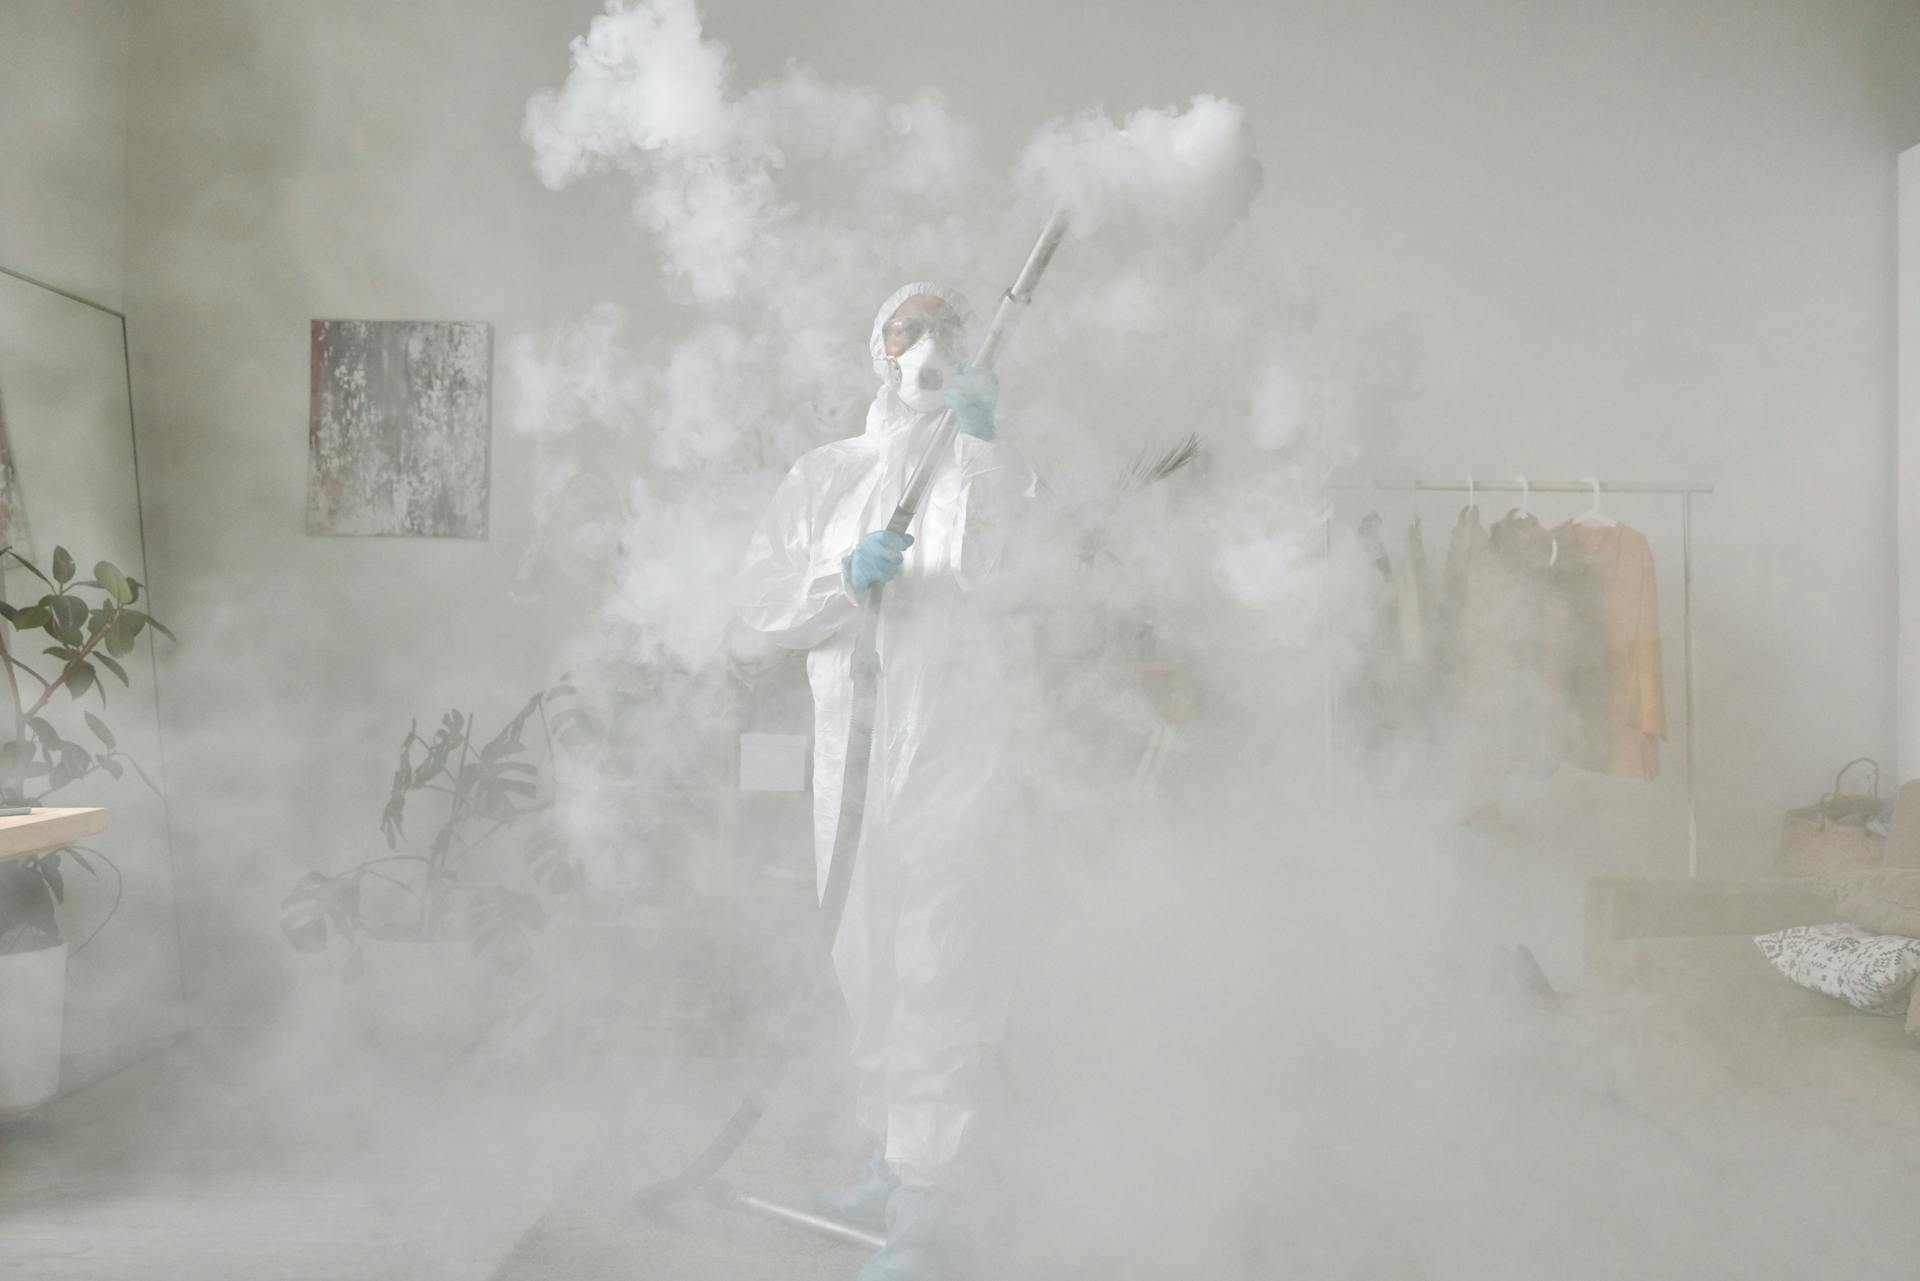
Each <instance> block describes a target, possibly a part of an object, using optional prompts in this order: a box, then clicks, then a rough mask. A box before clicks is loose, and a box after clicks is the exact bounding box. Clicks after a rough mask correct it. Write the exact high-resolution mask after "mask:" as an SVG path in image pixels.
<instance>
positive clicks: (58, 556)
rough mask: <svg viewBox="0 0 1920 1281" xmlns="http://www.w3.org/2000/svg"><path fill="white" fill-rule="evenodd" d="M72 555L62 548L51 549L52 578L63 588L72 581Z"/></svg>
mask: <svg viewBox="0 0 1920 1281" xmlns="http://www.w3.org/2000/svg"><path fill="white" fill-rule="evenodd" d="M73 575H74V567H73V555H72V553H70V552H69V551H67V549H66V548H64V547H56V548H54V549H53V577H54V579H55V580H56V581H57V582H59V583H61V584H62V585H63V586H64V585H65V584H67V583H70V582H72V581H73Z"/></svg>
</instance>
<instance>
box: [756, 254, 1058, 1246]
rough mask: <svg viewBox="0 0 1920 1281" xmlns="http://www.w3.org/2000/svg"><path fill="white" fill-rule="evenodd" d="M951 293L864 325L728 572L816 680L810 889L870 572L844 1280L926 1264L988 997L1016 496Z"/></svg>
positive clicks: (887, 311)
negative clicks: (861, 425) (864, 1238)
mask: <svg viewBox="0 0 1920 1281" xmlns="http://www.w3.org/2000/svg"><path fill="white" fill-rule="evenodd" d="M972 319H973V315H972V311H971V309H970V308H969V307H968V306H967V303H966V301H965V299H963V298H962V297H961V296H960V295H959V294H957V293H954V292H951V291H949V290H946V289H942V288H939V287H937V286H934V285H930V284H911V285H908V286H906V287H905V288H903V289H900V290H898V291H897V292H896V293H894V295H893V296H892V297H890V298H888V299H887V301H886V303H885V304H884V305H882V307H881V308H880V312H879V314H878V316H877V317H876V318H875V320H874V323H873V332H872V337H871V341H870V345H869V346H870V351H871V354H872V357H873V365H874V370H875V372H876V373H878V374H879V376H880V379H881V385H880V388H879V391H878V393H877V394H876V395H875V397H874V399H873V404H872V406H871V408H869V409H868V411H867V421H866V430H865V432H864V433H863V434H861V435H859V436H856V437H852V438H850V439H846V440H839V441H835V442H833V443H831V444H828V445H823V446H821V447H820V448H818V449H814V450H812V451H810V452H808V453H807V454H806V455H805V456H804V457H802V458H801V459H800V461H799V462H798V463H796V464H794V467H793V469H792V470H791V471H790V472H789V473H788V474H787V477H786V480H785V481H784V482H783V483H782V484H781V486H780V488H779V490H778V492H776V493H775V495H774V497H773V501H772V503H771V505H770V506H769V507H768V509H767V512H766V515H765V516H764V517H763V518H762V520H761V522H760V525H759V527H758V529H757V530H756V531H755V533H754V535H753V538H752V541H751V542H750V544H749V546H748V549H747V554H746V557H745V561H744V563H743V565H742V567H741V571H740V575H739V579H738V582H737V584H736V587H737V591H738V599H739V610H740V614H741V617H742V618H743V619H744V620H745V621H746V622H747V623H748V624H749V625H750V626H751V627H753V628H754V629H756V630H757V631H760V632H762V633H764V634H765V635H767V636H768V637H770V638H772V639H773V640H774V641H776V642H777V643H779V644H781V645H785V646H788V647H791V648H796V649H805V650H807V651H808V654H807V675H808V680H809V683H810V684H811V685H812V687H813V698H814V770H813V777H814V784H813V814H814V849H815V855H816V861H817V875H818V883H819V886H820V888H821V889H822V890H823V891H824V888H825V885H826V877H827V870H828V866H829V864H830V862H831V859H832V853H833V845H834V834H835V829H836V827H837V825H838V819H839V813H840V789H841V783H842V776H843V774H844V772H845V767H846V740H847V732H848V717H849V713H850V710H851V699H852V675H851V656H852V652H853V647H854V643H855V640H856V638H857V636H858V634H859V631H860V627H861V621H862V620H861V616H862V610H863V608H864V607H865V602H866V600H867V598H868V592H869V590H870V588H871V585H872V584H874V583H885V584H886V588H885V592H884V604H883V607H882V609H881V611H880V618H879V627H878V634H877V647H878V650H879V657H880V680H879V688H878V706H877V709H876V712H875V719H874V735H873V753H872V757H871V769H870V773H869V782H868V791H867V799H866V808H865V821H864V825H863V828H862V834H861V842H860V849H859V851H858V855H857V858H856V861H855V863H854V875H853V881H852V884H851V888H850V890H849V893H848V898H847V905H846V912H845V915H844V917H843V919H842V923H841V926H840V932H839V935H838V936H837V938H836V939H835V942H834V947H833V961H834V968H835V971H836V973H837V975H838V978H839V981H840V988H841V992H842V994H843V996H844V997H845V999H846V1005H847V1010H848V1012H849V1014H850V1016H851V1021H852V1026H853V1047H852V1054H853V1062H854V1066H855V1068H856V1069H857V1072H858V1075H859V1097H858V1103H857V1116H858V1119H859V1121H860V1123H861V1126H862V1127H863V1128H864V1129H865V1130H867V1131H868V1132H869V1133H871V1134H872V1135H873V1136H874V1139H875V1142H876V1148H877V1150H876V1153H875V1156H874V1159H873V1160H872V1161H871V1162H869V1164H868V1166H867V1168H866V1169H865V1170H864V1171H863V1172H862V1175H861V1176H860V1178H859V1179H858V1180H857V1181H856V1182H855V1183H853V1184H852V1185H851V1186H850V1187H847V1188H845V1189H841V1190H838V1191H836V1192H834V1193H830V1194H826V1195H824V1196H822V1197H819V1198H816V1201H815V1204H816V1207H817V1208H819V1209H821V1210H823V1211H825V1212H828V1213H831V1214H834V1215H836V1216H839V1217H842V1218H845V1219H848V1220H851V1221H854V1222H857V1223H861V1224H863V1225H866V1226H869V1227H872V1228H876V1229H880V1228H884V1229H885V1230H886V1232H887V1235H888V1237H889V1245H888V1248H887V1249H886V1250H884V1251H882V1252H881V1253H880V1254H878V1255H876V1256H874V1258H873V1259H872V1260H870V1261H869V1263H868V1265H867V1267H866V1268H865V1269H863V1270H862V1272H861V1274H860V1275H861V1278H862V1279H863V1281H868V1279H878V1278H892V1277H908V1276H912V1277H923V1276H936V1275H942V1273H943V1263H942V1261H941V1259H940V1257H939V1256H940V1248H939V1245H938V1242H930V1241H929V1240H928V1234H927V1233H926V1232H925V1231H923V1230H922V1228H923V1227H924V1224H916V1223H915V1222H913V1221H914V1220H916V1219H937V1218H938V1217H939V1215H938V1214H937V1213H935V1212H934V1211H933V1210H932V1209H931V1208H930V1207H934V1206H936V1205H937V1204H938V1200H939V1198H938V1197H937V1196H935V1195H933V1194H931V1193H930V1192H929V1191H928V1189H932V1188H934V1187H935V1186H937V1185H938V1184H939V1183H940V1181H941V1178H942V1174H943V1171H945V1170H946V1169H947V1168H948V1167H949V1165H950V1164H951V1163H952V1162H953V1160H954V1158H955V1156H956V1154H957V1153H958V1152H959V1149H960V1146H961V1141H962V1138H963V1136H964V1134H965V1132H966V1130H967V1128H968V1125H969V1122H970V1121H971V1120H972V1118H973V1116H974V1113H975V1111H976V1108H977V1106H978V1097H977V1088H978V1076H979V1072H980V1069H981V1067H982V1065H983V1060H984V1059H985V1057H986V1055H987V1053H988V1052H989V1051H990V1049H991V1048H992V1047H993V1045H994V1044H995V1043H996V1042H997V1041H998V1039H999V1037H1000V1034H1001V1032H1002V1029H1003V1026H1004V1023H1005V1020H1006V1013H1007V1001H1008V975H1007V973H1006V966H1005V964H1004V958H1003V956H1002V952H1003V949H1002V948H1000V947H999V946H997V945H996V943H995V942H994V941H993V939H994V937H995V932H994V930H993V928H992V926H993V922H994V914H993V913H992V912H991V911H990V910H989V909H990V906H991V903H992V899H991V898H990V897H989V896H990V894H991V891H992V890H993V888H994V884H995V881H996V879H997V876H998V872H997V870H996V866H995V864H996V860H997V859H999V858H1000V857H1001V850H1002V846H1003V844H1004V841H1003V840H1002V839H1000V838H1001V829H1002V828H1003V825H1004V824H1005V821H1006V818H1007V813H1008V810H1009V808H1010V806H1009V801H1010V793H1011V789H1012V787H1013V783H1014V780H1013V779H1012V778H1011V777H1010V774H1011V770H1010V766H1009V761H1008V753H1007V751H1006V750H1005V748H1006V745H1007V742H1006V735H1007V725H1008V718H1007V716H1006V708H1007V702H1008V699H1007V696H1006V692H1005V687H1004V684H1003V683H1002V682H1001V681H1000V680H999V679H998V677H997V674H996V669H997V667H998V666H999V664H1000V663H1001V661H1002V659H1003V656H1004V649H1005V645H1006V638H1005V636H1004V634H1001V633H999V632H998V630H997V629H996V628H995V627H994V618H993V614H994V612H995V611H994V610H993V609H992V608H991V607H990V606H988V605H986V604H985V602H984V600H983V596H984V593H983V592H982V590H981V588H982V585H983V583H984V582H985V581H987V579H988V578H989V576H991V575H993V574H994V571H995V568H996V566H997V565H998V564H999V563H1000V561H1001V559H1002V557H1003V555H1004V554H1005V552H1006V550H1007V545H1008V543H1009V541H1010V540H1011V538H1012V537H1013V534H1014V521H1015V520H1016V518H1017V517H1018V516H1019V514H1020V512H1021V511H1022V509H1023V508H1024V507H1025V505H1026V502H1027V500H1028V499H1030V498H1031V497H1032V496H1033V493H1034V478H1033V473H1032V472H1031V471H1030V469H1029V468H1028V467H1027V466H1026V464H1025V463H1024V462H1022V461H1021V460H1020V458H1019V457H1018V456H1017V454H1016V453H1015V452H1014V451H1013V450H1012V449H1011V448H1010V447H1009V446H1007V445H1006V444H1004V443H1002V442H998V441H995V440H994V439H993V418H992V406H993V398H994V393H995V386H994V383H993V379H992V375H991V373H989V372H986V371H971V370H967V369H965V368H964V367H963V366H962V363H961V362H962V361H963V360H964V358H965V352H966V350H967V348H966V346H965V343H966V330H967V327H968V326H969V325H970V324H971V322H972ZM949 405H951V406H952V407H953V408H954V410H955V415H956V417H957V418H958V420H959V423H960V428H961V429H960V431H959V432H958V433H956V435H955V436H954V439H953V443H952V445H951V447H950V449H949V450H948V452H947V455H946V456H945V457H944V458H942V459H941V460H939V462H938V464H937V468H936V470H935V472H934V474H933V479H932V482H931V484H930V486H929V489H928V492H927V495H926V498H925V500H924V501H923V503H922V504H921V508H920V512H919V515H918V516H917V518H916V519H915V521H914V524H913V525H912V527H911V528H910V537H909V538H901V537H900V536H899V535H894V534H890V533H888V532H887V531H886V524H887V521H888V519H889V518H890V517H891V516H892V514H893V510H894V507H895V505H896V504H897V503H898V502H899V500H900V497H901V494H902V491H903V490H904V489H905V486H906V484H907V478H908V473H909V472H910V470H911V469H912V467H913V465H914V463H915V462H916V461H917V460H918V459H919V457H920V456H921V453H922V451H923V450H924V448H925V444H926V441H927V439H928V437H929V434H930V433H931V432H932V431H933V430H934V428H935V425H936V423H937V421H938V419H939V417H940V411H941V410H942V409H943V408H945V407H947V406H949Z"/></svg>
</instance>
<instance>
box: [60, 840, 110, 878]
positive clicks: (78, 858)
mask: <svg viewBox="0 0 1920 1281" xmlns="http://www.w3.org/2000/svg"><path fill="white" fill-rule="evenodd" d="M61 853H63V854H65V855H66V856H67V857H68V858H70V859H72V860H73V861H74V862H76V863H78V864H79V865H80V866H81V868H82V869H83V870H85V872H86V874H87V875H88V876H91V877H93V878H94V879H95V880H99V879H100V873H99V872H97V871H95V870H94V866H93V864H91V863H89V862H87V860H86V857H85V856H84V855H82V854H81V853H80V851H79V850H77V849H74V848H73V847H72V846H69V847H67V848H66V849H64V850H62V851H61Z"/></svg>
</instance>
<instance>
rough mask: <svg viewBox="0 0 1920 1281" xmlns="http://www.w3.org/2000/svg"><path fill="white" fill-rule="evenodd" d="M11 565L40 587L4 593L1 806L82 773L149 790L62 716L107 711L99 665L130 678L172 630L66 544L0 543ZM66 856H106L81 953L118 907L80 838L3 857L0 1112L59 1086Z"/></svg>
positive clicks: (129, 762) (44, 792)
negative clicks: (29, 655)
mask: <svg viewBox="0 0 1920 1281" xmlns="http://www.w3.org/2000/svg"><path fill="white" fill-rule="evenodd" d="M9 562H10V563H12V564H14V565H17V566H19V567H20V568H22V569H24V570H26V571H27V572H28V573H30V574H32V575H33V576H34V577H35V578H36V579H38V580H39V581H40V582H41V583H42V584H43V585H44V586H45V587H46V589H47V590H46V592H45V593H44V594H43V595H42V596H41V597H40V599H39V600H38V601H37V602H35V603H34V604H31V605H25V606H16V605H13V604H10V603H8V602H6V601H0V665H3V666H4V667H5V668H6V674H7V680H6V689H7V695H8V697H9V698H10V699H11V701H12V707H13V737H12V739H11V741H9V742H6V743H4V744H0V807H5V808H9V809H16V810H18V809H37V808H40V807H42V806H44V805H45V804H46V803H47V802H48V801H49V800H50V799H52V798H53V797H54V795H55V794H56V793H59V792H61V791H63V790H65V789H67V788H69V787H71V786H72V785H73V784H75V783H78V782H80V781H81V780H83V779H86V778H90V777H95V776H96V775H97V774H100V773H104V774H106V775H108V776H110V777H112V778H114V779H119V778H122V777H124V776H125V772H126V771H127V770H128V769H132V770H133V771H134V773H135V774H137V775H138V776H139V777H140V778H141V780H142V781H144V782H145V783H146V784H147V786H148V787H153V780H152V779H150V778H148V777H147V774H146V771H144V770H142V769H141V768H140V766H139V764H138V763H137V762H136V761H134V760H133V758H132V757H130V756H128V755H127V754H126V753H125V752H122V751H121V750H120V749H119V746H118V744H117V743H116V742H115V741H114V736H113V731H112V729H110V728H109V727H108V725H107V723H106V721H104V720H103V719H101V717H100V716H98V715H96V714H95V713H94V712H92V711H90V710H84V709H82V710H81V717H82V719H83V720H84V722H85V724H86V727H87V731H88V733H89V734H90V735H91V737H92V738H93V739H94V740H96V741H97V743H98V746H97V747H96V746H91V745H88V744H85V743H81V742H79V741H77V740H75V739H73V738H69V737H68V736H67V735H66V734H65V733H63V732H62V730H61V728H60V724H59V722H60V721H61V720H63V719H66V718H67V717H70V716H71V714H72V712H73V711H74V710H76V706H75V705H76V704H78V703H79V702H80V700H81V699H83V698H85V697H86V696H87V695H89V694H92V695H94V696H96V697H97V699H98V700H99V703H100V706H101V710H103V711H104V710H106V707H107V687H106V684H105V681H104V679H103V677H102V675H101V673H102V672H103V671H104V672H107V673H110V674H111V675H113V676H114V677H115V678H116V679H118V680H119V681H120V683H121V684H122V685H131V684H132V681H131V679H130V678H129V676H128V674H127V669H126V667H125V666H123V665H122V663H121V660H122V659H124V658H126V657H128V656H129V655H131V654H132V653H133V651H134V649H135V647H136V646H137V645H138V643H139V639H140V635H141V633H143V632H144V631H146V630H147V629H148V628H149V627H151V628H152V629H153V630H155V631H157V632H159V633H160V634H161V635H163V636H166V637H167V638H168V639H170V640H171V639H172V638H173V633H171V632H169V631H168V630H167V629H166V628H165V627H164V626H162V625H161V624H160V623H159V622H157V621H156V620H155V619H154V618H153V617H152V616H151V615H149V614H147V613H146V611H144V610H142V609H137V608H135V606H136V605H137V604H138V603H139V601H140V597H141V592H142V588H141V585H140V582H139V581H138V580H137V579H132V578H128V577H127V576H126V575H125V574H124V573H122V572H121V571H120V570H119V569H118V568H117V567H115V566H114V565H113V564H111V563H110V562H108V561H101V562H99V563H98V564H96V565H95V566H94V569H93V577H92V578H91V579H88V580H86V581H83V582H82V581H76V579H77V577H78V571H77V569H76V567H75V564H74V560H73V557H72V556H71V555H70V554H69V553H68V551H67V549H66V548H64V547H56V548H55V549H54V552H53V564H52V565H51V566H50V568H51V570H52V573H51V574H48V573H46V572H43V571H42V570H41V569H40V568H39V567H38V566H36V565H34V564H33V563H32V562H31V561H29V560H28V559H27V558H26V557H24V556H22V555H20V554H19V553H18V552H16V551H15V550H14V549H13V548H11V547H5V548H0V568H4V567H5V565H6V564H8V563H9ZM36 632H37V633H43V634H44V639H45V640H47V641H50V642H51V644H48V645H45V646H43V647H42V648H41V650H40V652H39V654H38V655H37V657H39V658H41V659H48V658H51V659H52V660H53V666H52V667H51V669H50V670H51V672H52V674H51V675H48V674H46V672H44V671H42V670H41V667H46V666H47V665H46V664H44V663H42V664H41V666H40V667H36V665H35V664H34V663H32V662H29V661H28V660H27V659H26V658H25V657H23V654H24V653H25V652H26V650H27V649H29V648H30V647H31V645H32V644H33V643H37V640H38V639H40V638H36V637H35V636H34V633H36ZM23 682H30V683H25V684H23ZM63 692H64V694H65V695H66V697H65V698H64V699H61V698H60V697H59V696H60V695H61V694H62V693H63ZM153 790H154V791H155V793H156V794H157V793H158V792H159V789H158V788H157V787H153ZM68 863H72V864H73V865H74V866H77V867H79V868H80V869H81V870H82V871H85V872H86V873H88V874H89V875H92V876H98V875H99V872H98V870H97V869H96V867H95V864H96V863H104V864H106V866H107V867H108V868H110V869H111V870H112V871H113V873H114V899H113V905H112V907H110V908H109V909H108V911H107V915H106V918H105V919H103V920H102V921H101V922H100V923H99V924H98V925H96V926H95V927H94V929H93V930H92V932H91V933H89V934H88V935H87V937H86V938H85V939H84V940H82V941H81V943H80V945H79V947H76V948H74V949H73V951H75V952H77V951H79V950H80V948H84V947H85V946H86V945H87V944H88V943H91V942H92V941H93V939H94V937H95V936H97V935H98V934H99V932H100V930H101V929H103V928H105V926H106V923H107V921H110V920H112V919H113V914H114V912H115V911H117V910H118V908H119V906H120V892H121V885H120V869H119V868H118V867H115V866H114V865H113V862H112V860H110V859H108V858H107V857H106V855H104V854H102V853H101V852H100V851H99V850H96V849H91V848H89V847H86V846H80V845H64V846H60V847H59V848H56V849H50V850H46V851H43V852H41V853H38V854H35V855H33V856H31V857H28V858H15V859H0V1114H10V1113H16V1112H21V1111H25V1110H27V1109H29V1108H32V1107H35V1106H38V1105H39V1104H41V1103H44V1102H46V1101H47V1100H48V1099H50V1098H52V1097H53V1095H54V1094H55V1092H56V1091H57V1090H58V1088H59V1083H60V1046H61V1037H62V1033H63V1030H64V1015H65V1009H66V990H67V957H68V955H69V952H68V949H67V945H66V941H65V939H64V938H63V937H62V934H61V931H60V921H59V913H58V908H59V906H60V904H61V903H62V902H64V900H65V898H66V872H65V868H66V866H67V864H68Z"/></svg>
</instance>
